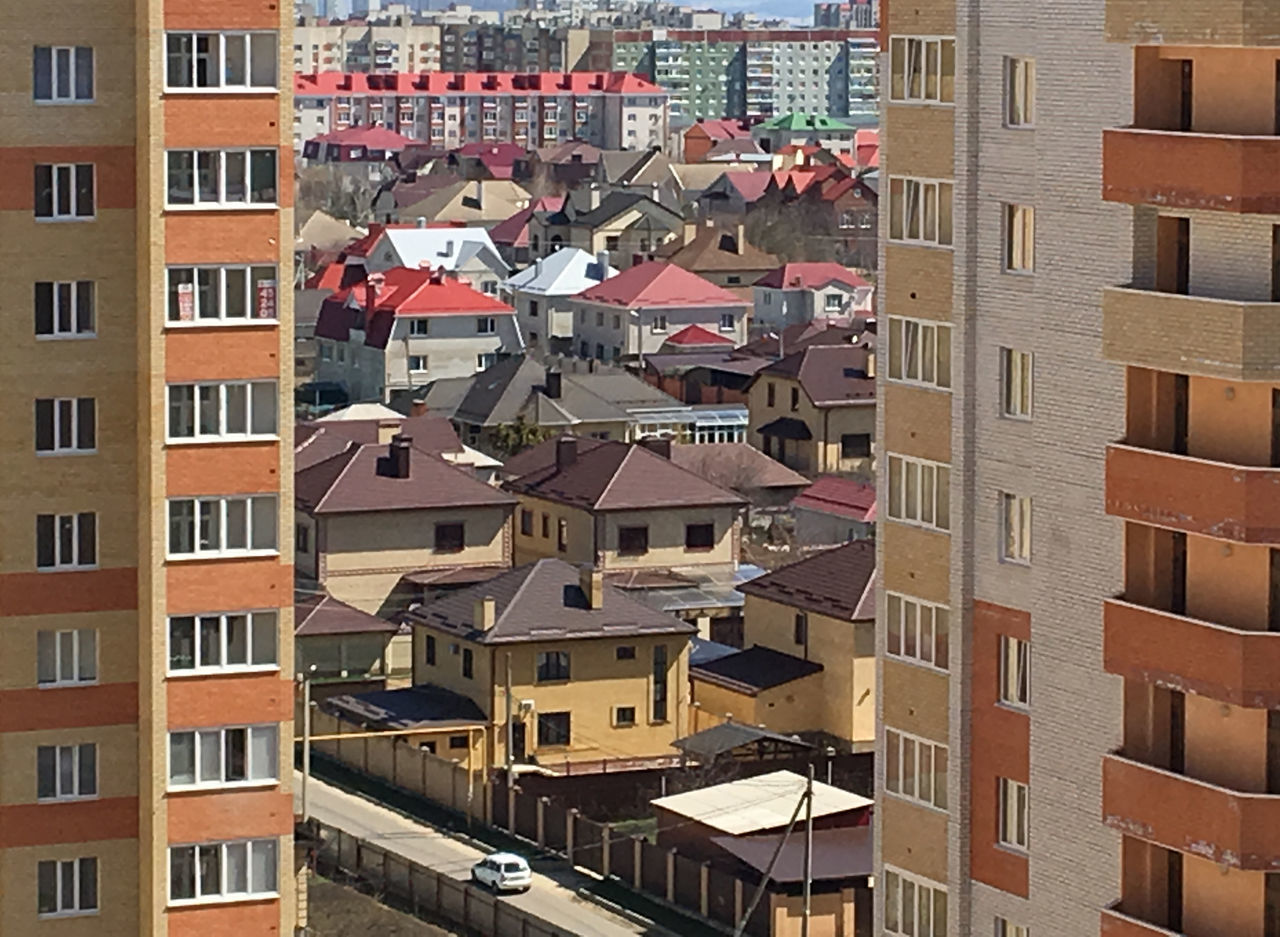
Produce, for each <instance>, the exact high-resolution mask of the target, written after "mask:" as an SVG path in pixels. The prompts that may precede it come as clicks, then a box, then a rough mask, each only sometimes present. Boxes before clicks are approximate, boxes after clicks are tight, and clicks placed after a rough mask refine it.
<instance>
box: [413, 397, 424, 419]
mask: <svg viewBox="0 0 1280 937" xmlns="http://www.w3.org/2000/svg"><path fill="white" fill-rule="evenodd" d="M426 415H427V402H426V401H425V400H423V399H422V398H421V397H414V398H413V402H412V403H411V404H410V405H409V416H426Z"/></svg>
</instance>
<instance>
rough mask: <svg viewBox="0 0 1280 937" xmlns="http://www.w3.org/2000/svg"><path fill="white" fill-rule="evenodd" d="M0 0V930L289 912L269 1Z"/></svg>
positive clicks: (276, 167) (261, 928)
mask: <svg viewBox="0 0 1280 937" xmlns="http://www.w3.org/2000/svg"><path fill="white" fill-rule="evenodd" d="M6 13H7V23H8V25H7V26H6V28H5V29H4V31H3V35H0V84H2V85H3V87H4V88H5V93H4V94H2V95H0V122H2V123H3V125H4V126H5V128H6V129H5V131H4V134H3V140H2V142H0V178H3V179H4V182H3V183H2V184H0V230H3V231H4V233H5V237H4V239H3V243H2V245H0V258H3V263H0V284H2V285H3V292H4V295H5V296H7V297H8V301H7V310H8V312H9V313H10V314H9V315H8V316H7V324H8V329H7V332H6V340H5V350H4V352H3V368H2V370H3V373H4V374H5V376H6V378H7V379H8V380H9V382H10V387H11V389H12V390H13V392H14V395H15V396H14V398H13V399H11V400H10V405H9V406H7V407H6V408H5V412H4V415H3V416H2V417H0V440H2V441H3V445H0V453H2V454H0V463H2V464H3V467H4V473H3V474H4V477H5V478H6V479H7V488H6V494H5V496H4V497H3V498H2V499H0V530H3V538H2V539H3V544H4V546H3V549H2V550H0V629H2V630H3V635H4V653H3V654H0V712H2V713H3V716H0V896H3V897H0V932H2V933H5V934H40V933H52V932H54V931H55V930H56V932H57V933H59V934H65V935H67V937H74V935H80V934H84V935H88V934H95V935H97V934H102V935H105V934H121V935H123V934H139V935H143V934H145V935H161V934H166V933H167V934H174V935H176V934H182V933H185V934H221V933H243V934H279V935H288V934H291V933H292V932H293V928H294V919H295V911H296V908H297V906H296V902H295V900H294V885H293V881H294V879H293V871H294V864H293V863H294V853H293V829H294V825H293V807H292V793H291V787H292V783H291V771H290V765H292V762H293V755H292V753H293V726H292V721H291V712H292V686H293V676H294V675H293V669H292V656H293V655H292V650H291V649H292V642H291V641H290V640H289V639H288V637H287V636H288V635H290V634H291V633H292V630H293V626H292V620H293V611H292V606H293V602H292V583H293V570H292V559H291V557H292V553H293V546H292V539H293V538H292V533H291V531H292V524H291V523H288V518H289V517H291V514H292V511H291V507H292V501H293V495H292V475H293V473H292V471H291V470H290V465H291V462H290V458H291V456H290V452H289V448H288V446H286V445H283V444H282V443H281V439H280V436H281V430H282V427H284V426H287V425H288V416H287V413H288V410H287V409H286V407H285V404H286V403H287V401H288V397H289V396H290V395H289V394H282V393H281V392H280V390H281V388H280V383H281V380H282V376H284V375H288V374H289V369H290V368H291V367H292V357H293V354H292V347H293V323H292V312H291V302H290V300H289V297H290V296H291V294H292V291H291V290H288V289H284V290H281V289H280V288H279V284H282V283H283V284H288V283H290V282H291V281H292V276H293V275H292V272H291V269H290V267H291V261H290V252H289V250H287V249H284V250H282V247H281V246H282V245H285V246H286V247H287V246H289V245H292V242H293V237H294V234H293V212H292V207H291V206H292V196H293V187H292V183H291V178H292V174H291V161H290V156H291V149H290V145H289V144H290V141H289V139H288V130H287V128H288V127H289V126H290V119H291V116H292V102H291V100H290V92H291V89H290V86H289V82H288V78H289V74H290V68H289V65H290V63H291V56H290V55H289V54H288V47H289V44H290V41H289V35H290V22H289V21H290V11H289V10H288V8H287V7H286V6H281V5H279V4H275V3H268V2H265V0H239V2H235V3H217V4H209V3H199V2H195V0H137V2H134V0H102V2H95V3H92V4H84V3H70V2H62V0H53V2H50V3H43V4H28V5H17V6H13V7H11V8H8V9H7V10H6ZM281 79H283V83H282V82H281Z"/></svg>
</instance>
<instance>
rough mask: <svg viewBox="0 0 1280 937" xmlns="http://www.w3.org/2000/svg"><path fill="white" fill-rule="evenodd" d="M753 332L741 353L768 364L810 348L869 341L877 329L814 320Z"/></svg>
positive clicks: (753, 330)
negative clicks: (761, 359) (760, 359)
mask: <svg viewBox="0 0 1280 937" xmlns="http://www.w3.org/2000/svg"><path fill="white" fill-rule="evenodd" d="M752 333H753V335H754V337H753V338H752V339H751V341H749V342H747V343H746V344H745V345H743V346H742V347H741V348H739V349H738V353H739V354H742V355H752V356H755V357H759V358H764V359H766V363H768V362H769V361H777V360H778V359H779V358H785V357H786V356H787V355H789V354H792V353H793V352H797V351H802V350H803V349H805V348H808V347H809V346H810V345H853V344H856V343H857V342H859V341H861V340H862V339H863V338H864V336H865V337H866V338H867V340H870V339H871V337H872V336H873V335H874V333H875V329H874V328H873V327H872V325H871V323H866V322H864V323H863V325H862V326H861V327H859V326H857V325H851V324H849V323H848V322H845V321H842V320H840V319H814V320H813V321H812V322H797V323H796V324H795V325H788V326H786V327H785V328H781V329H767V328H765V329H755V328H753V329H752Z"/></svg>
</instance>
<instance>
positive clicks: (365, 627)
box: [293, 595, 400, 637]
mask: <svg viewBox="0 0 1280 937" xmlns="http://www.w3.org/2000/svg"><path fill="white" fill-rule="evenodd" d="M399 630H400V627H399V625H395V624H392V623H391V622H389V621H387V620H386V619H383V618H379V617H378V616H377V615H370V614H369V613H368V612H362V611H360V609H358V608H355V607H353V606H351V605H348V604H347V603H346V602H339V601H338V600H337V599H335V598H334V597H333V596H331V595H309V596H307V597H306V598H302V599H298V600H297V601H296V602H295V603H294V611H293V634H294V636H295V637H308V636H311V635H317V634H378V633H388V634H395V633H396V632H397V631H399Z"/></svg>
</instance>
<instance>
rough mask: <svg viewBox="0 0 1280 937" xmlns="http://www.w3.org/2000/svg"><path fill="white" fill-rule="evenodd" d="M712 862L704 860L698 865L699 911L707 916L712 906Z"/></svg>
mask: <svg viewBox="0 0 1280 937" xmlns="http://www.w3.org/2000/svg"><path fill="white" fill-rule="evenodd" d="M710 879H711V863H710V862H704V863H702V865H700V866H699V867H698V913H699V914H701V915H702V916H703V917H707V911H708V909H709V908H710V907H711V881H710Z"/></svg>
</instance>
